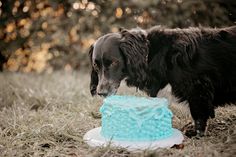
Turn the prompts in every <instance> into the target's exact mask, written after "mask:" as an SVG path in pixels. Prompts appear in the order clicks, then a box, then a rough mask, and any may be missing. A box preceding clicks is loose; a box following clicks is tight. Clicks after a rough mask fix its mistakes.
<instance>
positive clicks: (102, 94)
mask: <svg viewBox="0 0 236 157" xmlns="http://www.w3.org/2000/svg"><path fill="white" fill-rule="evenodd" d="M98 95H99V96H103V97H107V96H108V93H98Z"/></svg>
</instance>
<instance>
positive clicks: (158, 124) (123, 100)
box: [100, 95, 173, 141]
mask: <svg viewBox="0 0 236 157" xmlns="http://www.w3.org/2000/svg"><path fill="white" fill-rule="evenodd" d="M100 112H101V113H102V130H101V135H102V136H103V137H105V138H109V139H114V140H129V141H147V140H157V139H162V138H166V137H169V136H171V135H172V132H173V129H172V112H171V111H170V110H169V109H168V101H167V99H164V98H145V97H135V96H119V95H113V96H110V97H107V98H106V99H104V103H103V105H102V107H101V108H100Z"/></svg>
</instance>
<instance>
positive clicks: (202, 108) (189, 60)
mask: <svg viewBox="0 0 236 157" xmlns="http://www.w3.org/2000/svg"><path fill="white" fill-rule="evenodd" d="M89 57H90V62H91V65H92V66H91V67H92V70H91V82H90V92H91V94H92V95H96V94H98V95H100V96H104V97H106V96H109V95H112V94H115V93H116V92H117V89H118V88H119V85H120V82H121V81H122V80H123V79H125V80H126V83H127V85H128V86H135V87H137V88H138V89H140V90H143V91H145V92H146V93H147V94H148V95H149V96H151V97H156V96H157V93H158V91H159V90H161V89H162V88H164V87H165V86H166V85H167V84H170V85H171V87H172V93H173V95H174V96H175V97H177V98H178V100H179V102H182V101H187V102H188V104H189V108H190V113H191V116H192V118H193V120H194V126H195V127H194V130H189V131H188V132H187V133H186V135H188V136H203V135H204V133H205V130H206V126H207V120H208V119H209V118H210V117H211V118H214V117H215V113H214V109H215V107H217V106H219V105H224V104H226V103H235V102H236V26H231V27H226V28H204V27H197V28H194V27H190V28H185V29H180V28H176V29H170V28H165V27H162V26H154V27H152V28H150V29H147V30H143V29H141V28H135V29H130V30H127V29H122V30H120V31H119V32H117V33H109V34H106V35H104V36H102V37H100V38H99V39H97V40H96V42H95V43H94V44H93V45H92V46H91V48H90V50H89Z"/></svg>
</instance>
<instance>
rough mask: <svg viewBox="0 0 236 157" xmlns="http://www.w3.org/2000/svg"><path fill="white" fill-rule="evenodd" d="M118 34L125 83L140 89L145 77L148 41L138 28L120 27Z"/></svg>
mask: <svg viewBox="0 0 236 157" xmlns="http://www.w3.org/2000/svg"><path fill="white" fill-rule="evenodd" d="M120 34H121V40H120V50H121V52H122V54H123V56H124V58H125V62H126V69H127V73H128V78H127V84H128V85H132V86H136V87H138V88H140V89H142V88H143V86H144V82H145V81H146V79H147V74H146V72H147V57H148V41H147V39H146V37H145V34H144V32H142V30H140V29H139V30H133V31H132V30H131V31H129V30H126V29H122V30H121V32H120Z"/></svg>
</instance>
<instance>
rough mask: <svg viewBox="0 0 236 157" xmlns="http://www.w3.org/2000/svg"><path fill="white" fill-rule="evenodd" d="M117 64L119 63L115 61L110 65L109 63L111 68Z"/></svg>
mask: <svg viewBox="0 0 236 157" xmlns="http://www.w3.org/2000/svg"><path fill="white" fill-rule="evenodd" d="M118 64H119V61H118V60H115V61H112V63H111V65H110V66H111V67H113V66H116V65H118Z"/></svg>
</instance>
